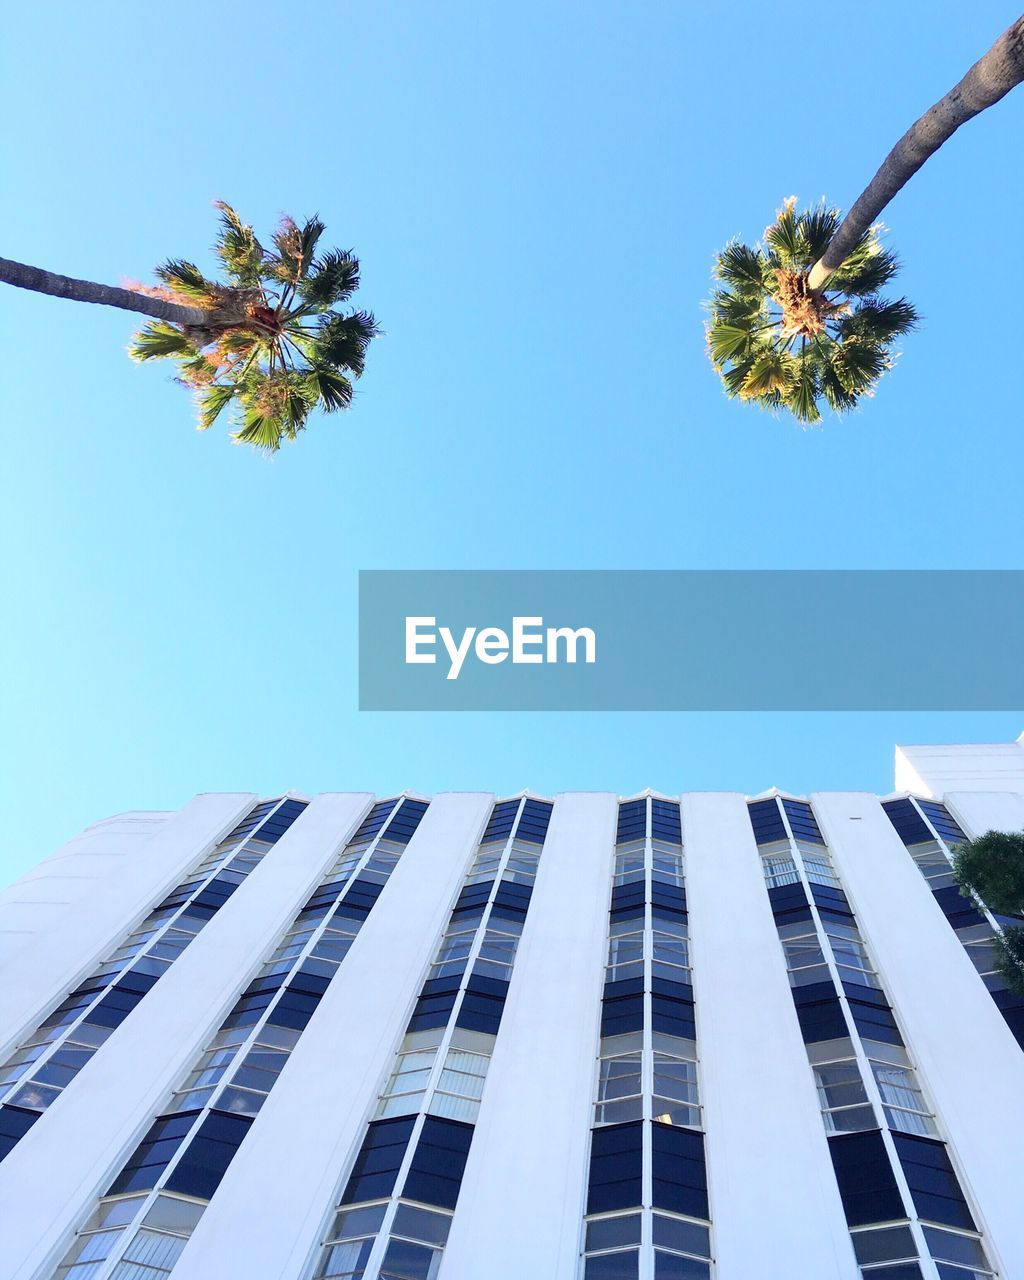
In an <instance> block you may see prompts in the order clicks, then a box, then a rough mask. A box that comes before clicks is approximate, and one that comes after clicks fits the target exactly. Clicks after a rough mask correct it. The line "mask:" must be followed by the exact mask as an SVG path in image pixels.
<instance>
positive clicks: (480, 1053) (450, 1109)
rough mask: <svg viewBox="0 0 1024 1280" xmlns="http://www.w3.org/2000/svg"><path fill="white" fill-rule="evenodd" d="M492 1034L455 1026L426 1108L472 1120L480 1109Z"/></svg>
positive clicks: (489, 1058) (453, 1117)
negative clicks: (435, 1085)
mask: <svg viewBox="0 0 1024 1280" xmlns="http://www.w3.org/2000/svg"><path fill="white" fill-rule="evenodd" d="M493 1049H494V1036H491V1035H487V1034H485V1033H483V1032H478V1031H467V1030H466V1029H464V1028H462V1027H457V1028H456V1029H455V1031H453V1032H452V1038H451V1045H450V1047H449V1049H448V1052H447V1054H446V1055H445V1060H444V1066H443V1068H442V1070H441V1074H440V1077H439V1078H438V1082H437V1087H436V1088H435V1090H434V1093H433V1096H432V1097H431V1099H430V1105H429V1107H428V1110H429V1111H430V1112H431V1113H432V1114H434V1115H438V1116H447V1117H448V1118H449V1119H450V1120H463V1121H466V1122H468V1123H470V1124H472V1123H473V1122H474V1121H475V1120H476V1118H477V1114H478V1112H479V1110H480V1099H481V1097H482V1096H483V1091H484V1080H485V1078H486V1076H487V1068H488V1067H489V1066H490V1062H491V1053H492V1051H493Z"/></svg>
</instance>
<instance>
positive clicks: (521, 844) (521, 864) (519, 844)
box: [501, 840, 540, 884]
mask: <svg viewBox="0 0 1024 1280" xmlns="http://www.w3.org/2000/svg"><path fill="white" fill-rule="evenodd" d="M539 860H540V847H539V846H538V845H535V844H527V843H526V842H525V841H523V840H513V841H512V845H511V848H510V850H509V855H508V860H507V861H506V863H505V870H504V871H503V872H502V873H501V878H502V880H514V881H521V882H522V883H525V884H530V883H532V882H533V880H534V879H535V878H536V875H537V864H538V862H539Z"/></svg>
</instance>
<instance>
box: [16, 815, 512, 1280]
mask: <svg viewBox="0 0 1024 1280" xmlns="http://www.w3.org/2000/svg"><path fill="white" fill-rule="evenodd" d="M492 803H493V797H492V796H489V795H482V794H449V795H441V796H438V797H436V798H435V799H434V800H433V801H432V802H431V805H430V808H429V809H428V810H427V812H426V814H425V815H424V817H423V820H422V822H421V823H420V825H419V828H418V830H417V831H416V834H415V835H414V836H413V838H412V840H411V841H410V843H409V846H408V848H407V850H406V852H405V853H404V854H403V855H402V858H401V860H400V861H399V863H398V866H397V868H396V869H395V871H394V872H393V873H392V875H391V877H390V879H389V881H388V883H387V885H386V886H385V888H384V892H383V893H382V894H381V898H380V901H379V903H378V905H377V906H376V907H375V908H374V910H373V911H371V912H370V915H369V916H368V917H367V920H366V923H365V924H364V925H363V927H362V929H361V930H360V932H359V935H358V937H357V938H356V940H355V942H354V943H353V944H352V948H351V950H350V951H349V953H348V955H347V956H346V958H345V961H344V963H343V964H342V966H341V968H340V970H339V972H338V975H337V976H336V977H335V978H334V980H333V981H332V982H331V985H330V986H329V987H328V989H327V992H326V994H325V995H324V998H323V999H322V1000H321V1002H320V1006H319V1008H318V1009H317V1011H316V1013H315V1014H314V1016H313V1018H312V1019H311V1021H310V1023H309V1025H308V1027H307V1028H306V1030H305V1032H304V1033H303V1035H302V1038H301V1039H300V1040H299V1042H298V1044H297V1046H296V1048H295V1050H294V1051H293V1053H292V1055H291V1059H290V1061H289V1062H288V1065H287V1066H286V1067H285V1069H284V1071H283V1072H282V1073H281V1076H280V1078H279V1079H278V1081H277V1084H276V1085H275V1086H274V1089H273V1092H272V1093H271V1094H270V1097H269V1098H268V1099H267V1102H266V1103H265V1104H264V1106H263V1108H262V1110H261V1111H260V1114H259V1116H258V1117H257V1119H256V1121H255V1123H254V1124H253V1126H252V1129H251V1130H250V1132H249V1134H248V1136H247V1137H246V1140H245V1145H244V1146H243V1147H242V1149H241V1150H240V1152H239V1154H238V1156H237V1157H236V1158H235V1160H234V1161H233V1162H232V1164H231V1166H230V1167H229V1169H228V1171H227V1174H226V1175H225V1177H224V1180H223V1182H222V1183H221V1185H220V1187H219V1188H218V1190H217V1193H216V1195H215V1196H214V1197H213V1200H212V1201H211V1203H210V1207H209V1208H208V1209H207V1211H206V1213H205V1214H204V1215H203V1218H202V1220H201V1222H200V1223H199V1226H198V1227H197V1229H196V1231H195V1234H194V1235H193V1237H192V1239H191V1241H190V1242H189V1244H188V1245H187V1246H186V1249H185V1252H184V1253H183V1254H182V1256H181V1260H180V1262H179V1263H178V1265H177V1267H176V1268H175V1270H174V1280H211V1277H214V1276H217V1277H220V1276H223V1277H235V1276H239V1277H240V1276H259V1277H264V1276H265V1277H267V1278H268V1280H270V1278H271V1277H273V1278H274V1280H278V1277H280V1278H281V1280H291V1277H297V1276H299V1275H300V1274H303V1272H302V1268H303V1266H304V1265H305V1263H306V1259H307V1257H308V1256H309V1255H310V1254H311V1253H312V1251H313V1250H315V1248H316V1246H317V1244H318V1241H319V1238H320V1231H321V1228H322V1226H323V1223H324V1220H325V1215H326V1213H327V1211H328V1209H329V1208H330V1206H331V1205H332V1204H333V1200H334V1197H335V1196H336V1195H337V1194H339V1192H340V1185H339V1184H340V1183H341V1181H342V1178H343V1175H346V1173H347V1169H348V1167H349V1165H350V1163H351V1160H352V1159H353V1158H354V1156H355V1154H356V1151H357V1150H358V1147H359V1144H360V1143H361V1142H362V1139H363V1133H364V1129H365V1125H366V1122H367V1120H368V1119H369V1118H370V1115H371V1112H372V1109H373V1106H374V1104H375V1102H376V1098H377V1091H378V1089H379V1087H380V1085H381V1082H382V1078H383V1076H384V1074H385V1072H386V1071H387V1070H388V1068H389V1066H390V1064H391V1060H392V1056H393V1054H394V1052H395V1050H396V1048H397V1047H398V1044H399V1041H400V1039H401V1036H402V1034H403V1032H404V1029H405V1026H406V1023H407V1022H408V1019H409V1016H410V1014H411V1012H412V1006H413V1004H414V1002H415V999H416V996H417V994H418V992H419V988H420V986H421V984H422V982H423V980H424V978H425V977H426V971H427V967H428V965H429V963H430V960H431V959H432V952H433V949H434V946H435V944H436V941H437V939H438V938H439V936H440V934H441V932H442V930H443V928H444V925H445V923H446V921H447V917H448V914H449V912H450V911H451V908H452V906H453V904H454V899H455V897H456V896H457V894H458V891H459V889H460V888H461V885H462V881H463V878H464V876H465V874H466V870H467V867H468V864H469V861H470V859H471V857H472V854H473V852H474V850H475V848H476V845H477V843H478V842H479V839H480V836H481V834H482V833H483V828H484V824H485V822H486V820H487V818H488V816H489V815H490V811H491V804H492ZM2 1168H3V1166H2V1165H0V1170H2Z"/></svg>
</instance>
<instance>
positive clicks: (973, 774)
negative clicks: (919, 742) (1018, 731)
mask: <svg viewBox="0 0 1024 1280" xmlns="http://www.w3.org/2000/svg"><path fill="white" fill-rule="evenodd" d="M896 790H897V791H913V792H915V793H916V794H917V795H924V796H934V797H935V798H937V799H941V798H942V796H943V794H944V793H946V792H949V791H1024V734H1022V735H1021V737H1020V738H1018V740H1017V741H1016V742H989V743H978V744H953V745H948V746H947V745H941V746H901V747H897V748H896Z"/></svg>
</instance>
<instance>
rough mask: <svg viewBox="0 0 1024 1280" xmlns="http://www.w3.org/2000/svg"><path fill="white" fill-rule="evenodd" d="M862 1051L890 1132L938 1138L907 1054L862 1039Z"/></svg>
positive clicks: (892, 1047) (896, 1048)
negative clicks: (879, 1096) (867, 1062)
mask: <svg viewBox="0 0 1024 1280" xmlns="http://www.w3.org/2000/svg"><path fill="white" fill-rule="evenodd" d="M864 1050H865V1052H866V1053H867V1055H868V1060H869V1062H870V1063H871V1071H872V1073H873V1075H874V1077H875V1083H876V1084H877V1085H878V1092H879V1093H880V1094H881V1096H882V1108H883V1110H884V1111H885V1119H886V1122H887V1124H888V1125H889V1128H890V1129H898V1130H899V1131H900V1132H901V1133H916V1134H920V1135H921V1136H922V1137H926V1138H935V1137H938V1130H937V1128H936V1127H935V1120H934V1118H933V1116H932V1113H931V1112H930V1111H929V1110H928V1108H927V1107H926V1106H925V1102H924V1098H923V1097H922V1095H921V1088H920V1085H919V1084H918V1083H917V1077H916V1075H915V1074H914V1070H913V1067H912V1065H911V1062H910V1058H909V1056H908V1054H907V1051H906V1050H905V1049H904V1048H903V1047H902V1046H900V1045H894V1044H884V1043H880V1042H878V1041H873V1040H865V1041H864Z"/></svg>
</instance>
